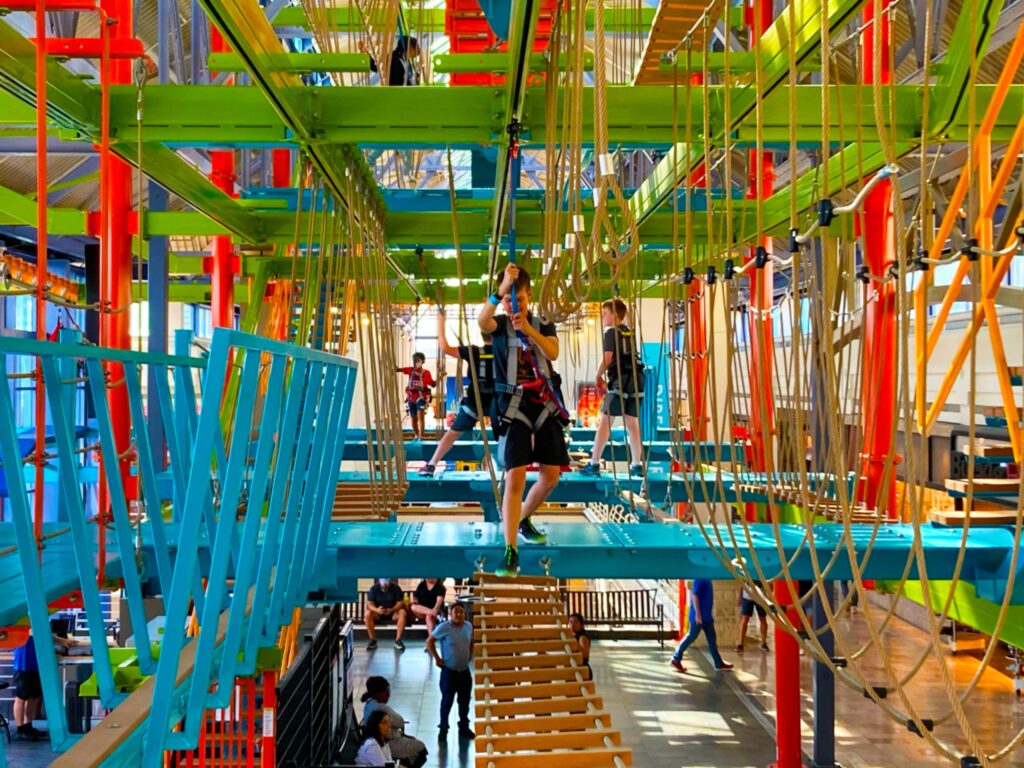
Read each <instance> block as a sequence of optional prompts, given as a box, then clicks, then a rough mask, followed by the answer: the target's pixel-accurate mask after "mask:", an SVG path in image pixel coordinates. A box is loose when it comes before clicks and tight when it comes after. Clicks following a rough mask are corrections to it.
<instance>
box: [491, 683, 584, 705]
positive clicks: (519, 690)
mask: <svg viewBox="0 0 1024 768" xmlns="http://www.w3.org/2000/svg"><path fill="white" fill-rule="evenodd" d="M593 692H594V683H593V682H591V681H589V680H588V681H587V682H583V683H578V682H576V681H575V680H573V681H572V682H568V683H534V684H533V685H515V684H512V685H481V686H478V687H477V696H478V698H479V699H480V700H481V701H485V702H486V701H488V700H490V701H517V700H519V699H548V698H551V697H552V696H569V697H572V696H582V695H584V694H585V693H593Z"/></svg>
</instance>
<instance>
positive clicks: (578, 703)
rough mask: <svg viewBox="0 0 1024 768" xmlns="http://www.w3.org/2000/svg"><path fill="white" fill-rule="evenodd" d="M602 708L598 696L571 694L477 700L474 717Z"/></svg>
mask: <svg viewBox="0 0 1024 768" xmlns="http://www.w3.org/2000/svg"><path fill="white" fill-rule="evenodd" d="M591 707H593V708H594V709H604V701H603V700H602V699H601V697H599V696H571V697H566V698H564V699H536V700H533V701H501V702H491V703H489V704H487V703H482V702H478V703H477V705H476V717H477V719H478V720H481V719H483V718H486V717H487V712H488V711H490V713H491V714H490V716H491V717H515V716H516V715H549V714H550V715H553V714H556V713H558V714H562V713H580V712H586V711H587V710H588V709H589V708H591Z"/></svg>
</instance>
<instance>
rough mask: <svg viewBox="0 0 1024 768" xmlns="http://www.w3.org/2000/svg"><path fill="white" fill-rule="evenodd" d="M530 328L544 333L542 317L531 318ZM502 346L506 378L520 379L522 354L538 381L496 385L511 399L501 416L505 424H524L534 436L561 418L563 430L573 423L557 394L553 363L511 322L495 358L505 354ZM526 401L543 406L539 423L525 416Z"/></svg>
mask: <svg viewBox="0 0 1024 768" xmlns="http://www.w3.org/2000/svg"><path fill="white" fill-rule="evenodd" d="M530 324H531V325H533V327H534V328H535V329H536V330H537V331H538V332H539V331H540V319H539V318H538V317H536V316H534V317H533V318H531V320H530ZM502 343H503V344H504V346H505V350H504V354H505V356H506V360H507V363H506V368H505V375H506V377H518V375H519V352H520V351H522V352H523V358H524V359H525V360H526V362H527V363H528V364H529V366H530V368H531V369H532V370H533V377H534V378H533V380H532V381H527V382H523V383H521V384H508V383H503V382H497V381H496V382H495V384H494V389H495V391H496V392H497V393H499V394H502V395H508V402H507V403H506V405H505V408H504V410H503V411H502V412H501V420H502V421H503V422H504V423H505V424H511V423H512V422H513V421H521V422H522V423H524V424H525V425H526V426H528V427H529V428H530V431H531V432H533V433H536V432H538V431H539V430H540V428H541V427H542V426H543V425H544V423H545V422H546V421H547V420H548V419H549V418H550V417H552V416H554V417H555V418H557V419H558V420H559V422H560V423H561V424H562V425H563V426H565V425H567V424H568V423H569V418H568V416H569V414H568V413H567V412H566V410H565V408H564V407H563V406H562V403H561V398H560V397H559V395H558V392H557V386H558V385H557V379H556V376H557V374H555V373H554V372H553V371H552V370H551V363H550V362H549V361H548V359H547V358H546V357H544V356H543V355H538V354H536V353H535V352H534V350H533V344H532V342H530V341H529V340H526V341H523V340H522V339H520V337H519V335H518V334H517V333H516V332H515V328H514V327H513V325H512V320H511V319H508V320H507V321H506V323H505V337H504V338H501V337H498V336H495V337H494V353H495V355H499V354H502V349H501V346H502ZM524 398H525V400H526V401H527V402H530V403H534V404H536V405H542V406H543V408H542V409H541V412H540V414H539V415H538V416H537V418H536V419H531V418H530V417H529V416H527V415H526V414H525V413H523V408H522V406H523V401H524Z"/></svg>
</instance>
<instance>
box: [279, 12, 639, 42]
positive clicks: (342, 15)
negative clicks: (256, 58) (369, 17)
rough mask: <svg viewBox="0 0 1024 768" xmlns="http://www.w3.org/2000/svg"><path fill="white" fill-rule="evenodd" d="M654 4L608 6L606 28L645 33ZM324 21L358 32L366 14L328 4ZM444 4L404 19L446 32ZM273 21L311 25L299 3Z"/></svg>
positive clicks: (416, 30) (420, 29)
mask: <svg viewBox="0 0 1024 768" xmlns="http://www.w3.org/2000/svg"><path fill="white" fill-rule="evenodd" d="M654 13H655V9H654V8H646V7H645V8H639V9H632V8H625V7H616V8H605V11H604V19H605V21H604V26H605V31H606V32H639V34H645V33H646V32H647V30H648V29H650V27H651V24H652V23H653V22H654ZM324 14H325V23H326V24H327V25H328V27H329V28H331V29H334V30H337V31H339V32H345V31H351V32H353V33H359V32H361V31H362V29H363V27H364V26H365V22H364V20H363V19H364V16H363V14H362V13H361V12H360V11H359V10H358V9H355V8H354V7H353V6H341V7H335V8H328V9H326V10H325V11H324ZM586 14H587V29H593V28H594V9H593V8H592V7H591V8H587V11H586ZM444 15H445V10H444V8H424V9H422V10H421V9H416V10H414V11H406V13H405V19H406V22H407V23H408V24H409V26H410V28H411V30H412V33H413V34H414V35H416V34H423V33H427V32H431V33H435V34H443V33H444V32H445V24H444ZM374 21H375V23H376V24H378V25H379V24H381V23H383V21H384V19H383V15H382V14H381V15H379V16H378V17H377V18H375V19H374ZM271 23H272V24H273V25H274V26H275V27H301V28H302V29H306V30H308V29H310V28H311V25H310V23H309V19H308V18H307V17H306V12H305V10H304V9H303V8H302V7H301V6H299V5H287V6H285V7H284V8H282V9H281V10H280V11H278V12H277V15H276V16H274V18H273V20H272V21H271Z"/></svg>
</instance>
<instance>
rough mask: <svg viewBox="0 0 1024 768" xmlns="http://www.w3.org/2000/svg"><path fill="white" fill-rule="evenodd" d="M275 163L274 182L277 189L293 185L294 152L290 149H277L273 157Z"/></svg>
mask: <svg viewBox="0 0 1024 768" xmlns="http://www.w3.org/2000/svg"><path fill="white" fill-rule="evenodd" d="M271 158H272V162H273V173H272V176H273V181H272V182H271V183H272V184H273V185H274V186H275V187H290V186H291V185H292V152H291V150H290V149H275V150H273V152H272V155H271Z"/></svg>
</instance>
